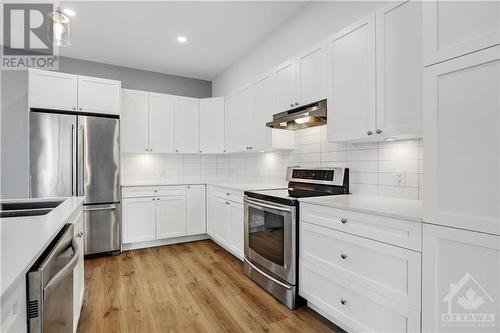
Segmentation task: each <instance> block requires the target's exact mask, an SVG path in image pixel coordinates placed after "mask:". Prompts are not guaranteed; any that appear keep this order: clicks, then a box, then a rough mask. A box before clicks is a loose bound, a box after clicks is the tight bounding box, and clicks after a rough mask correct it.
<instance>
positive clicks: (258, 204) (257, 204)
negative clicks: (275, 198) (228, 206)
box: [243, 198, 292, 213]
mask: <svg viewBox="0 0 500 333" xmlns="http://www.w3.org/2000/svg"><path fill="white" fill-rule="evenodd" d="M243 200H244V201H245V202H248V203H249V204H252V205H255V206H259V207H264V208H269V209H275V210H279V211H282V212H288V213H290V212H291V211H292V210H291V208H284V207H280V206H274V205H270V204H266V203H263V202H261V201H254V200H251V199H248V198H244V199H243Z"/></svg>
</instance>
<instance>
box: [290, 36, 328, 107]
mask: <svg viewBox="0 0 500 333" xmlns="http://www.w3.org/2000/svg"><path fill="white" fill-rule="evenodd" d="M326 73H327V72H326V43H321V44H319V45H317V46H314V47H312V48H310V49H308V50H307V51H305V52H303V53H302V54H301V55H299V56H298V57H297V59H296V84H297V98H296V102H298V103H299V105H305V104H309V103H313V102H317V101H319V100H322V99H325V98H326Z"/></svg>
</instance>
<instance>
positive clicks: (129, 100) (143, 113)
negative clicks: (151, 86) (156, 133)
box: [120, 89, 149, 153]
mask: <svg viewBox="0 0 500 333" xmlns="http://www.w3.org/2000/svg"><path fill="white" fill-rule="evenodd" d="M148 127H149V126H148V93H147V92H145V91H137V90H129V89H122V114H121V117H120V138H121V142H120V148H121V152H122V153H144V152H147V151H149V143H148V141H149V140H148V131H149V130H148Z"/></svg>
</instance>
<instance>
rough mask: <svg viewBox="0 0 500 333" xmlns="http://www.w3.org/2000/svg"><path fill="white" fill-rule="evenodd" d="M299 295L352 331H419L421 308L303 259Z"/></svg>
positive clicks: (314, 307)
mask: <svg viewBox="0 0 500 333" xmlns="http://www.w3.org/2000/svg"><path fill="white" fill-rule="evenodd" d="M300 274H301V281H300V284H299V292H300V295H301V296H303V297H304V298H306V299H307V301H308V302H309V304H311V303H312V305H313V306H312V308H313V309H316V310H318V312H320V313H321V314H322V315H324V316H325V317H327V318H328V319H330V320H331V321H333V322H334V323H336V324H338V325H339V326H341V327H342V328H344V329H346V330H347V331H349V332H419V331H420V310H409V309H406V308H405V307H402V306H400V305H399V304H396V303H393V302H391V301H388V300H387V299H385V298H382V297H380V296H379V295H378V294H374V293H373V292H371V291H367V290H364V289H358V288H355V287H354V288H353V287H352V286H350V283H349V282H348V281H346V280H342V279H340V278H339V277H338V276H336V275H335V274H332V273H330V272H327V271H324V270H322V269H320V268H318V267H317V266H316V265H313V264H310V263H307V262H304V263H302V265H301V268H300Z"/></svg>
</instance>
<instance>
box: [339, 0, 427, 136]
mask: <svg viewBox="0 0 500 333" xmlns="http://www.w3.org/2000/svg"><path fill="white" fill-rule="evenodd" d="M376 15H377V16H376V24H377V28H376V31H377V35H376V44H377V46H376V47H377V55H376V58H377V120H376V122H377V126H376V129H375V133H376V134H378V135H377V137H378V139H384V138H398V139H402V138H410V137H422V74H423V73H422V68H423V65H422V2H421V1H406V2H402V3H401V2H397V3H392V4H390V5H389V6H388V7H385V8H383V9H380V10H379V11H377V14H376ZM334 103H335V101H334Z"/></svg>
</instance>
